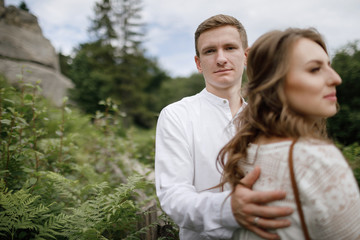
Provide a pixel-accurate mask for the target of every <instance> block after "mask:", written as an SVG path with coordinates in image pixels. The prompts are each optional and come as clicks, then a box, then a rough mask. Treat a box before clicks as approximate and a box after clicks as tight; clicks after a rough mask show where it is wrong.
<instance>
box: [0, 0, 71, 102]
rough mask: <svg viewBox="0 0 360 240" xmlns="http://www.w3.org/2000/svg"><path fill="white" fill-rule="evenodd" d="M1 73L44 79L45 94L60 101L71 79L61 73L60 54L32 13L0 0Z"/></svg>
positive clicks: (10, 78) (16, 78) (14, 79)
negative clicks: (6, 4) (45, 35)
mask: <svg viewBox="0 0 360 240" xmlns="http://www.w3.org/2000/svg"><path fill="white" fill-rule="evenodd" d="M0 74H3V75H4V76H5V77H6V78H7V79H8V81H9V82H10V83H12V84H16V83H18V82H19V75H22V79H23V80H24V81H26V82H31V83H35V82H37V81H39V80H40V81H41V84H40V86H41V88H42V89H43V91H42V94H43V95H44V96H45V97H47V98H48V99H50V100H52V102H53V103H54V104H55V105H58V106H59V105H61V103H62V98H63V97H64V96H66V95H67V90H68V89H69V88H72V87H73V84H72V82H71V81H70V79H68V78H66V77H65V76H63V75H62V74H61V73H60V67H59V58H58V55H57V53H56V51H55V49H54V47H53V46H52V44H51V42H50V41H49V40H48V39H46V38H45V37H44V36H43V34H42V31H41V28H40V26H39V24H38V21H37V17H36V16H34V15H33V14H31V13H29V12H27V11H23V10H21V9H18V8H16V7H14V6H8V7H5V4H4V0H0Z"/></svg>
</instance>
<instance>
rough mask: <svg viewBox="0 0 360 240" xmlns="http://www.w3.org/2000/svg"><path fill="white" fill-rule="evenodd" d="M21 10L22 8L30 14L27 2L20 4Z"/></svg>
mask: <svg viewBox="0 0 360 240" xmlns="http://www.w3.org/2000/svg"><path fill="white" fill-rule="evenodd" d="M19 8H20V9H21V10H24V11H26V12H29V11H30V10H29V8H28V7H27V5H26V3H25V1H21V2H20V4H19Z"/></svg>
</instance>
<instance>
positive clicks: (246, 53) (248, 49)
mask: <svg viewBox="0 0 360 240" xmlns="http://www.w3.org/2000/svg"><path fill="white" fill-rule="evenodd" d="M249 51H250V47H248V48H247V49H245V63H244V65H245V66H247V58H248V55H249Z"/></svg>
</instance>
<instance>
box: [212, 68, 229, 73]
mask: <svg viewBox="0 0 360 240" xmlns="http://www.w3.org/2000/svg"><path fill="white" fill-rule="evenodd" d="M228 71H231V69H227V68H226V69H218V70H216V71H215V72H214V73H222V72H228Z"/></svg>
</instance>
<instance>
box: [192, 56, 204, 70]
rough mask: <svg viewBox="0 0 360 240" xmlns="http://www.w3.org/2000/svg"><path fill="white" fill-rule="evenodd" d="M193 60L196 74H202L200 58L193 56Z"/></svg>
mask: <svg viewBox="0 0 360 240" xmlns="http://www.w3.org/2000/svg"><path fill="white" fill-rule="evenodd" d="M194 59H195V63H196V68H197V70H198V72H199V73H202V68H201V63H200V58H199V57H198V56H195V57H194Z"/></svg>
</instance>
